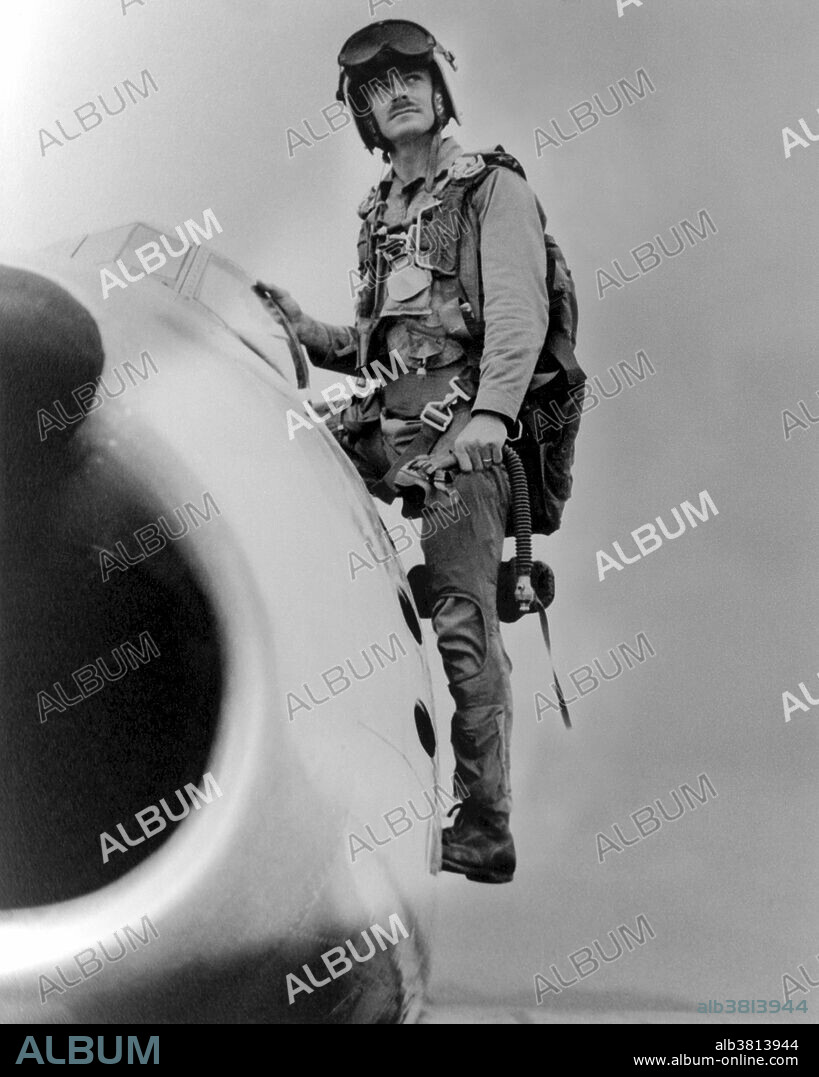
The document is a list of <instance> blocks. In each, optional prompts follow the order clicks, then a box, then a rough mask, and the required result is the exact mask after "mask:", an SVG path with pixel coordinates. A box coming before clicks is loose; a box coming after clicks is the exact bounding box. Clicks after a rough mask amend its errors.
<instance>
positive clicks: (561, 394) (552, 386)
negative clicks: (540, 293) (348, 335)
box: [357, 146, 586, 535]
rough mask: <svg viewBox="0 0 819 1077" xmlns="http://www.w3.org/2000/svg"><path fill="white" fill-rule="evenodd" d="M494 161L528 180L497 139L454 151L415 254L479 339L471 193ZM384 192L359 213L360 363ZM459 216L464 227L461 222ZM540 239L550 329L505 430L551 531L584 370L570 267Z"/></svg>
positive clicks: (371, 313) (537, 525) (566, 483)
mask: <svg viewBox="0 0 819 1077" xmlns="http://www.w3.org/2000/svg"><path fill="white" fill-rule="evenodd" d="M496 168H508V169H510V170H511V171H513V172H516V173H517V174H518V175H519V176H521V178H523V179H524V180H525V179H526V173H525V171H524V169H523V166H522V165H521V164H520V162H519V161H517V160H516V158H514V157H512V156H511V154H508V153H506V152H505V151H504V149H503V147H502V146H496V147H495V148H494V150H492V151H490V152H486V153H480V154H463V155H462V156H460V157H459V158H457V160H456V161H455V162H454V163H453V164H452V166H451V167H450V169H449V172H448V176H447V179H446V181H445V186H443V188H440V186H439V187H438V188H436V191H437V194H436V197H437V198H438V205H437V206H435V207H433V208H431V209H430V210H424V211H423V218H422V227H421V235H420V239H419V250H420V253H421V255H422V256H423V257H424V259H425V261H426V263H427V264H428V265H429V266H430V267H431V268H432V270H433V272H434V274H435V275H436V276H437V277H438V278H439V279H440V278H445V279H447V278H448V279H449V280H451V281H452V283H453V285H456V286H457V288H458V290H459V291H460V293H461V294H460V298H461V313H462V315H463V318H464V322H465V324H466V327H467V329H468V330H469V333H470V335H471V336H472V338H473V339H474V340H475V341H476V342H477V344H478V345H480V344H482V342H483V336H484V322H483V308H484V294H483V287H482V282H481V274H480V238H479V235H480V232H479V223H478V219H477V213H476V211H475V210H474V207H473V205H472V195H473V194H474V192H475V191H476V190H477V188H478V187H479V186H480V184H482V183H483V182H484V181H485V180H486V179H487V178H488V177H489V176H490V175H491V173H492V171H493V170H494V169H496ZM384 196H385V192H384V191H383V190H381V189H379V188H373V190H372V191H371V192H370V195H369V196H368V197H367V198H366V199H365V200H364V202H363V203H362V204H361V206H360V207H359V216H361V217H362V218H363V223H362V226H361V231H360V234H359V242H358V254H359V263H360V264H359V272H360V275H361V279H362V287H361V290H360V291H359V295H358V308H357V318H358V328H359V336H360V339H361V343H362V351H361V352H360V354H359V363H360V365H362V366H363V365H364V364H365V363H366V353H367V348H368V345H369V341H370V336H371V332H372V328H373V326H374V324H375V322H376V321H377V317H378V311H377V310H375V301H376V297H377V296H378V294H379V283H378V281H377V275H376V272H375V267H376V266H377V265H378V258H377V250H376V243H375V231H376V227H375V226H376V225H377V223H378V206H379V202H380V201H381V200H382V199H383V197H384ZM544 219H545V214H544ZM464 222H468V225H469V227H464ZM543 241H544V245H545V249H546V266H547V269H546V288H547V295H548V303H549V328H548V331H547V334H546V339H545V341H544V343H543V347H542V349H541V353H540V356H539V357H538V361H537V365H536V367H535V372H534V376H533V378H532V382H531V384H530V386H529V389H528V390H527V393H526V396H525V398H524V401H523V405H522V407H521V411H520V414H519V416H518V423H519V427H518V431H517V432H516V433H515V434H513V436H512V437H510V444H511V445H512V446H513V447H514V448H515V449H516V451H517V452H518V454H519V455H520V457H521V459H522V461H523V464H524V467H525V468H526V473H527V478H528V480H529V487H530V496H531V502H532V525H533V530H534V531H535V532H536V533H539V534H544V535H548V534H551V533H552V532H553V531H555V530H557V528H558V527H559V526H560V519H561V515H562V511H563V507H564V505H565V503H566V501H567V500H568V498H569V496H570V494H571V486H572V477H571V466H572V463H573V461H574V442H575V439H576V437H577V433H578V429H579V426H580V414H581V409H582V400H583V383H584V382H585V380H586V375H585V373H584V372H583V370H582V369H581V368H580V365H579V364H578V362H577V359H576V357H575V344H576V340H577V318H578V310H577V297H576V293H575V287H574V281H573V280H572V274H571V271H570V269H569V268H568V266H567V265H566V260H565V258H564V256H563V252H562V251H561V249H560V247H559V246H558V244H557V243H556V241H555V240H554V238H553V237H552V236H551V235H549V233H548V232H546V231H545V230H544V236H543Z"/></svg>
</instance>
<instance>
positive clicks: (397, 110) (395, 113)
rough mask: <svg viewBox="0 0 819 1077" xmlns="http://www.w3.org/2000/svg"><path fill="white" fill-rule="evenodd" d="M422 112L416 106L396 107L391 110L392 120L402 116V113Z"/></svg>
mask: <svg viewBox="0 0 819 1077" xmlns="http://www.w3.org/2000/svg"><path fill="white" fill-rule="evenodd" d="M420 111H421V110H420V109H419V108H418V107H417V106H416V105H396V106H395V107H394V108H392V109H390V119H392V118H393V117H394V116H398V115H400V113H402V112H420Z"/></svg>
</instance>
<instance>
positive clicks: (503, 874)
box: [441, 861, 515, 883]
mask: <svg viewBox="0 0 819 1077" xmlns="http://www.w3.org/2000/svg"><path fill="white" fill-rule="evenodd" d="M441 871H449V872H452V874H453V875H465V876H466V877H467V879H469V881H470V882H473V883H511V882H512V880H513V879H514V877H515V873H514V871H512V872H509V871H493V870H492V869H491V868H485V869H483V870H481V869H476V868H467V867H466V866H465V865H460V864H453V863H446V861H444V862H442V864H441Z"/></svg>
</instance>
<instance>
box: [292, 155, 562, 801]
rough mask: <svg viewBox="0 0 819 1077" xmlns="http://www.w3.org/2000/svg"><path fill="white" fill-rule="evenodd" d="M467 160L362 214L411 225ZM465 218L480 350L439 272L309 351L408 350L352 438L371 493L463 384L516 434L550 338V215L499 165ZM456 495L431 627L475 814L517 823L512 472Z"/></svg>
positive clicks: (431, 542)
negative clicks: (503, 618) (504, 564)
mask: <svg viewBox="0 0 819 1077" xmlns="http://www.w3.org/2000/svg"><path fill="white" fill-rule="evenodd" d="M459 158H463V151H462V149H461V147H460V146H459V145H458V144H457V142H456V141H455V140H454V139H452V138H448V139H445V140H443V141H442V142H441V144H440V148H439V152H438V160H437V167H436V168H435V170H434V173H433V175H434V183H433V186H432V190H431V191H428V190H426V189H425V184H424V178H423V177H421V178H419V179H417V180H415V181H413V182H411V183H409V184H407V185H406V186H404V185H403V184H402V182H401V181H400V179H398V177H396V176H395V175H394V173H393V172H392V171H390V172H389V174H388V175H387V177H386V178H385V180H384V181H383V182H382V183H381V184H380V186H379V187H378V188H374V189H373V191H372V192H371V195H370V197H369V198H368V199H366V200H365V202H364V203H362V207H361V208H360V210H359V213H360V215H361V216H362V217H364V218H367V217H368V216H369V215H373V214H374V215H376V216H377V219H378V221H379V223H380V224H381V225H383V226H384V228H385V229H386V231H387V232H388V233H389V232H390V231H391V230H401V229H402V228H406V227H407V226H408V225H411V224H412V223H414V222H415V220H416V218H417V215H418V212H419V210H422V209H423V208H424V207H427V206H429V205H430V204H431V203H432V202H433V201H434V200H435V198H436V196H437V195H439V194H440V191H441V190H442V189H443V187H444V186H445V185H446V183H447V181H448V177H449V175H450V173H449V170H450V167H451V166H454V168H455V169H456V170H457V169H458V167H459V164H460V162H459ZM467 160H471V158H467ZM370 219H372V218H370ZM466 221H467V223H466V224H463V225H461V227H463V228H464V229H465V232H464V234H463V235H462V236H461V238H460V242H462V243H464V242H471V243H473V244H476V245H477V246H478V250H479V256H480V266H481V284H482V291H483V321H484V326H485V330H484V334H483V340H482V342H481V344H480V345H478V344H477V343H476V341H475V340H474V339H472V337H471V336H470V332H469V330H468V329H467V325H466V322H465V321H464V316H463V315H464V313H468V311H467V312H465V311H464V306H463V300H464V296H463V293H459V290H458V288H457V280H456V279H455V278H447V277H444V276H441V275H439V274H437V273H428V274H427V277H426V283H424V281H423V279H422V277H421V276H420V275H419V274H417V273H416V274H415V275H414V276H413V275H412V274H410V275H408V277H407V279H408V280H409V285H408V286H404V284H400V286H399V287H397V288H395V289H394V291H395V295H391V294H390V288H389V284H387V286H384V284H383V282H381V283H379V284H377V285H376V289H377V290H376V297H375V309H373V310H371V311H370V312H369V317H367V318H365V317H364V316H363V314H362V309H361V306H362V305H361V302H359V308H358V311H357V321H356V326H355V327H342V326H331V325H326V324H324V323H315V326H314V328H320V329H321V330H323V335H324V337H325V338H326V347H315V346H313V347H309V348H308V354H309V356H310V359H311V361H312V362H313V363H314V364H316V365H318V366H323V367H326V368H328V369H330V370H335V371H339V372H340V373H342V374H352V373H354V371H355V370H356V367H359V368H360V367H363V366H364V365H365V364H366V363H368V362H372V361H373V359H379V360H381V361H382V362H383V363H384V365H385V367H386V368H387V369H390V367H391V363H390V361H389V360H388V358H387V357H388V355H389V353H390V352H392V354H393V356H394V355H395V353H396V352H397V354H398V355H399V356H400V358H401V360H402V362H403V364H404V365H405V366H406V367H407V368H408V371H407V373H400V374H399V376H398V377H397V378H396V379H395V380H393V381H389V382H387V384H386V385H385V387H384V389H383V390H382V391H381V393H380V394H379V399H378V402H377V405H376V415H377V418H378V422H377V423H375V424H372V425H373V426H374V427H375V430H373V429H371V430H370V432H369V434H368V436H367V438H365V439H363V441H362V442H359V443H358V444H357V445H352V444H350V443H349V441H347V442H345V441H342V444H344V445H345V448H346V449H347V451H348V453H349V455H350V456H351V459H353V462H354V463H355V464H356V466H357V467H358V468H359V471H360V473H361V474H362V477H363V478H364V480H365V482H366V483H367V485H368V488H370V489H372V488H373V485H374V484H375V482H376V481H377V479H379V478H380V477H382V476H383V474H384V472H385V471H386V470H387V469H388V468H389V467H390V466H392V465H393V464H394V463H395V461H396V460H397V459H398V458H399V457H400V456H401V454H402V453H403V452H404V450H405V449H406V448H407V447H408V446H409V445H410V444H411V443H412V441H413V439H414V438H415V436H416V434H417V432H418V430H419V428H420V426H421V423H420V418H419V416H420V413H421V409H422V408H423V406H424V404H425V403H427V402H428V401H435V400H440V399H441V398H442V397H443V396H444V395H445V394H446V393H447V391H448V390H449V387H450V379H451V378H452V377H454V376H456V375H457V376H458V378H459V383H460V384H461V385H463V386H466V387H467V388H468V391H469V393H470V396H471V397H472V400H471V402H470V406H471V412H472V414H473V415H474V414H476V413H478V412H488V413H491V414H494V415H497V416H499V417H500V418H501V419H503V420H504V422H505V423H506V425H507V429H508V430H510V432H511V430H512V428H513V427H514V424H515V421H516V418H517V415H518V412H519V410H520V406H521V403H522V401H523V397H524V395H525V393H526V390H527V387H528V386H529V383H530V382H531V379H532V375H533V373H534V369H535V364H536V362H537V360H538V356H539V354H540V351H541V348H542V346H543V342H544V339H545V337H546V331H547V328H548V298H547V291H546V269H547V266H546V253H545V248H544V241H543V230H544V224H545V221H544V218H543V216H542V211H541V209H540V207H539V205H538V202H537V200H536V198H535V195H534V193H533V192H532V190H531V188H530V187H529V186H528V184H527V183H526V182H525V180H523V179H522V178H521V177H520V176H518V175H516V174H515V173H513V172H512V171H510V170H508V169H506V168H497V169H493V170H492V171H491V172H490V173H489V175H488V176H487V177H486V178H485V179H484V180H483V181H482V182H481V183H480V184H479V185H478V186H476V188H475V190H474V192H473V193H472V195H471V205H470V211H469V214H468V215H466ZM416 288H417V289H418V290H416ZM408 293H413V294H408ZM365 337H366V339H367V342H368V343H367V344H366V346H364V347H362V341H363V340H364V338H365ZM392 369H393V370H395V369H396V368H395V366H394V365H392ZM390 376H392V375H390ZM379 412H380V414H378V413H379ZM454 488H455V490H456V491H457V493H458V495H459V496H460V497H461V498H462V499H463V501H464V502H465V504H466V506H467V508H468V510H469V515H468V516H462V518H460V519H459V520H458V522H457V523H456V524H454V525H452V526H450V527H447V528H443V529H441V528H439V529H437V530H436V531H435V533H433V534H431V535H429V536H428V537H426V538H422V539H421V548H422V551H423V555H424V559H425V562H426V565H427V569H428V576H427V579H428V588H429V592H430V606H431V609H432V625H433V628H434V631H435V634H436V637H437V644H438V650H439V653H440V655H441V658H442V660H443V665H444V670H445V672H446V676H447V680H448V685H449V691H450V694H451V695H452V698H453V700H454V703H455V714H454V716H453V719H452V747H453V752H454V755H455V761H456V771H455V773H456V775H457V777H458V779H459V780H460V781H461V782H462V784H463V785H464V786H465V787H466V788H467V789H468V791H469V798H468V800H467V801H466V802H465V805H464V809H465V810H466V811H468V812H472V813H480V814H482V816H483V817H484V818H487V819H489V820H490V821H491V820H493V819H497V820H502V821H507V822H508V816H509V811H510V808H511V788H510V778H509V745H510V735H511V727H512V692H511V682H510V673H511V668H512V667H511V663H510V661H509V658H508V656H507V654H506V651H505V650H504V647H503V643H502V640H501V637H500V630H499V624H498V617H497V611H496V585H497V574H498V568H499V565H500V563H501V561H502V559H503V540H504V536H505V533H506V521H507V516H508V513H509V507H510V485H509V479H508V477H507V474H506V470H505V468H504V467H503V466H502V465H493V466H489V467H485V469H484V470H483V471H473V472H471V473H460V472H459V473H458V474H457V475H456V477H455V480H454ZM436 502H440V504H442V505H444V506H446V505H448V504H449V495H448V494H447V493H444V492H442V491H438V490H435V491H434V492H433V494H432V495H431V497H430V499H428V501H427V505H428V506H429V507H431V508H432V507H434V506H435V504H436ZM405 513H406V509H405Z"/></svg>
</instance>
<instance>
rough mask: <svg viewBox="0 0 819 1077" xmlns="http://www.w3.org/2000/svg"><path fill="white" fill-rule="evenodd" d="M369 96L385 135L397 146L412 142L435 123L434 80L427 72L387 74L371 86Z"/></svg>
mask: <svg viewBox="0 0 819 1077" xmlns="http://www.w3.org/2000/svg"><path fill="white" fill-rule="evenodd" d="M369 87H370V88H369V93H368V96H369V98H370V100H371V102H372V112H373V116H374V118H375V122H376V123H377V124H378V126H379V128H380V130H381V134H382V135H383V136H384V138H386V139H387V140H388V141H389V142H391V143H392V144H393V145H398V144H399V143H401V142H411V141H412V140H413V139H416V138H418V136H419V135H423V134H425V133H426V132H427V131H429V129H430V128H431V127H432V125H433V124H434V123H435V111H434V108H433V104H432V76H431V74H430V73H429V71H427V70H425V69H423V68H407V69H406V70H403V71H399V72H397V71H396V69H395V68H393V69H392V73H391V74H390V75H387V74H386V73H385V74H384V75H383V76H382V77H381V78H379V79H377V80H373V81H372V82H370V83H369Z"/></svg>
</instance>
